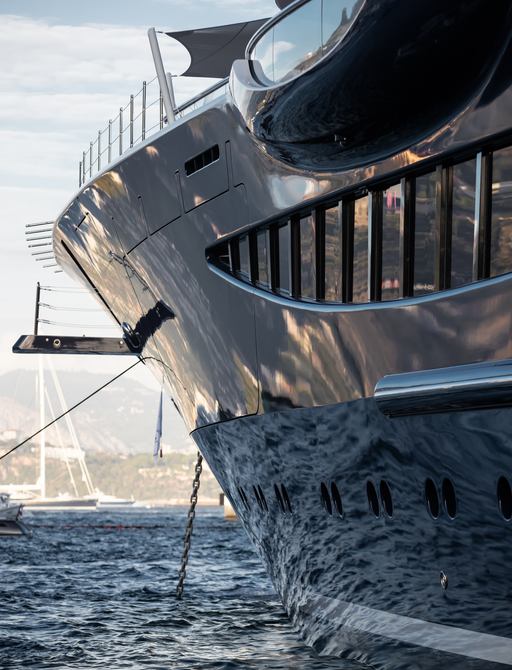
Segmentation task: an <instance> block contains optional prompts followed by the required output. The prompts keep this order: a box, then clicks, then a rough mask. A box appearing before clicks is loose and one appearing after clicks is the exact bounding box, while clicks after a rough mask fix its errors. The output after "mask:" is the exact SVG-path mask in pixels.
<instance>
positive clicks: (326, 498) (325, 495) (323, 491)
mask: <svg viewBox="0 0 512 670" xmlns="http://www.w3.org/2000/svg"><path fill="white" fill-rule="evenodd" d="M320 495H321V497H322V504H323V506H324V508H325V511H326V512H327V514H331V515H332V503H331V497H330V495H329V491H328V490H327V486H326V485H325V484H324V483H323V482H322V483H321V484H320Z"/></svg>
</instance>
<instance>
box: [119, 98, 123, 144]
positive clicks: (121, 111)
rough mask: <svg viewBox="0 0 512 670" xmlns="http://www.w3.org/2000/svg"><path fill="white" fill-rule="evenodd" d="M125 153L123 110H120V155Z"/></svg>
mask: <svg viewBox="0 0 512 670" xmlns="http://www.w3.org/2000/svg"><path fill="white" fill-rule="evenodd" d="M122 153H123V108H122V107H120V108H119V155H121V154H122Z"/></svg>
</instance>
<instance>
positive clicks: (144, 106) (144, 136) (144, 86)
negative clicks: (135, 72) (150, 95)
mask: <svg viewBox="0 0 512 670" xmlns="http://www.w3.org/2000/svg"><path fill="white" fill-rule="evenodd" d="M142 139H143V140H145V139H146V82H145V81H143V82H142Z"/></svg>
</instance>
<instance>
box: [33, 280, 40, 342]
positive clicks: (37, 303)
mask: <svg viewBox="0 0 512 670" xmlns="http://www.w3.org/2000/svg"><path fill="white" fill-rule="evenodd" d="M40 297H41V284H40V283H39V282H37V288H36V310H35V314H34V335H37V331H38V330H39V300H40Z"/></svg>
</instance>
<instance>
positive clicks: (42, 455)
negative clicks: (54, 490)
mask: <svg viewBox="0 0 512 670" xmlns="http://www.w3.org/2000/svg"><path fill="white" fill-rule="evenodd" d="M37 358H38V368H39V370H38V387H39V388H38V391H39V423H40V425H41V426H44V425H45V411H44V410H45V407H44V370H43V356H42V355H41V354H39V356H38V357H37ZM40 435H41V437H40V438H39V486H40V489H41V498H46V436H45V431H44V430H43V431H42V432H41V434H40Z"/></svg>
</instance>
